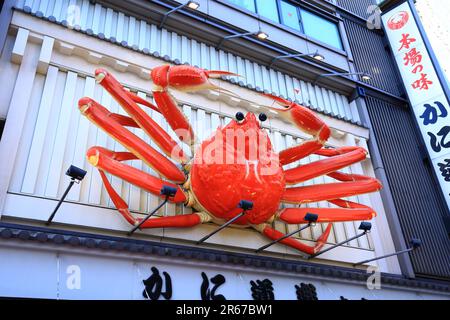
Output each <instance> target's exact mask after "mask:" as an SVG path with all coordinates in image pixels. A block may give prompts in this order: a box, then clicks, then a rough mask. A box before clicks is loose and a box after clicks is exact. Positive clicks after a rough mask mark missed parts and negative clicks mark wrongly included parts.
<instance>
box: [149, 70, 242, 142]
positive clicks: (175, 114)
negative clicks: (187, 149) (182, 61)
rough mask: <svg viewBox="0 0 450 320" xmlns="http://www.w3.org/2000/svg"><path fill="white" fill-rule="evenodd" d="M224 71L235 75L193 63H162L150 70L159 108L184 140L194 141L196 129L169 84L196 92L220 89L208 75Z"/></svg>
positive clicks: (212, 75)
mask: <svg viewBox="0 0 450 320" xmlns="http://www.w3.org/2000/svg"><path fill="white" fill-rule="evenodd" d="M221 75H235V74H234V73H230V72H226V71H207V70H203V69H200V68H196V67H191V66H169V65H165V66H160V67H157V68H154V69H153V70H152V72H151V78H152V80H153V83H154V87H153V97H154V99H155V101H156V104H157V106H158V110H159V111H160V112H161V113H162V114H163V115H164V117H165V118H166V120H167V122H168V123H169V125H170V127H171V128H172V129H173V130H174V131H175V133H176V134H177V135H178V137H179V138H180V140H181V141H183V142H185V143H186V144H188V145H193V144H194V143H195V136H194V131H193V130H192V127H191V125H190V124H189V121H188V119H187V118H186V116H185V115H184V114H183V112H182V111H181V110H180V108H179V107H178V104H177V102H176V100H175V98H174V97H172V96H171V95H170V93H169V92H168V88H173V89H176V90H179V91H185V92H194V91H199V90H206V89H212V90H217V89H219V88H218V87H217V86H216V85H214V84H213V83H211V82H210V81H209V80H208V79H209V78H215V77H218V76H221Z"/></svg>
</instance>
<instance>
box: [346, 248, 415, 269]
mask: <svg viewBox="0 0 450 320" xmlns="http://www.w3.org/2000/svg"><path fill="white" fill-rule="evenodd" d="M414 249H415V248H409V249H406V250H402V251H399V252H394V253H391V254H387V255H384V256H381V257H377V258H373V259H369V260H364V261H361V262H358V263H354V264H353V266H354V267H355V266H359V265H361V264H364V263H367V262H372V261H375V260H380V259H383V258H389V257H392V256H398V255H399V254H404V253H407V252H410V251H413V250H414Z"/></svg>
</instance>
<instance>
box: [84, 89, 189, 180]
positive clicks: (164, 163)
mask: <svg viewBox="0 0 450 320" xmlns="http://www.w3.org/2000/svg"><path fill="white" fill-rule="evenodd" d="M78 106H79V109H80V111H81V113H82V114H83V115H85V116H86V117H87V118H88V119H89V120H90V121H91V122H93V123H94V124H95V125H97V126H98V127H100V128H101V129H103V130H104V131H105V132H106V133H108V134H109V135H110V136H111V137H112V138H114V139H115V140H117V141H119V142H120V143H121V144H122V145H123V146H124V147H125V148H127V149H128V150H130V151H132V152H133V154H134V155H135V156H136V157H137V158H139V159H141V160H142V161H144V162H145V163H146V164H147V165H149V166H150V167H152V168H153V169H154V170H155V171H157V172H158V173H160V174H161V175H163V176H164V177H166V178H167V179H169V180H172V181H174V182H177V183H182V182H184V181H185V179H186V178H185V176H184V173H183V172H182V171H181V170H180V169H179V168H178V167H177V166H176V165H175V164H174V163H172V162H171V161H170V160H169V159H167V158H166V157H165V156H163V155H162V154H160V153H159V152H158V151H156V150H155V149H154V148H152V147H151V146H149V145H148V144H147V143H146V142H145V141H144V140H142V139H141V138H139V137H138V136H136V135H135V134H133V133H132V132H130V131H129V130H127V129H126V128H124V127H123V126H124V125H134V123H135V122H134V119H131V118H128V117H124V116H121V115H117V114H113V113H110V112H109V111H108V110H107V109H106V108H105V107H103V106H102V105H100V104H99V103H97V102H96V101H94V100H92V99H91V98H82V99H80V101H79V102H78Z"/></svg>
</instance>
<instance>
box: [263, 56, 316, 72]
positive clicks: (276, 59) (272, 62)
mask: <svg viewBox="0 0 450 320" xmlns="http://www.w3.org/2000/svg"><path fill="white" fill-rule="evenodd" d="M315 54H317V52H315V53H299V54H286V55H284V56H278V57H275V58H273V59H272V61H270V64H269V68H271V67H272V66H273V65H274V64H275V62H277V61H278V60H280V59H284V58H301V57H307V56H312V55H315Z"/></svg>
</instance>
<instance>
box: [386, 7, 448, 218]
mask: <svg viewBox="0 0 450 320" xmlns="http://www.w3.org/2000/svg"><path fill="white" fill-rule="evenodd" d="M405 3H406V4H407V5H408V6H409V9H410V11H411V14H412V17H410V19H411V18H412V19H414V20H413V21H414V23H415V24H416V26H417V29H418V32H419V35H420V37H421V38H422V39H421V40H422V41H423V44H424V48H425V49H426V52H427V54H428V56H429V58H430V60H431V66H432V67H433V69H434V71H435V73H436V77H437V79H438V80H439V85H440V86H441V88H442V91H443V93H444V96H445V98H446V103H447V105H449V106H450V89H449V85H448V82H447V79H446V77H445V75H444V73H443V71H442V68H441V66H440V64H439V62H438V60H437V57H436V55H435V53H434V51H433V48H432V46H431V43H430V41H429V39H428V37H427V34H426V32H425V29H424V27H423V25H422V22H421V20H420V17H419V15H418V13H417V10H416V8H415V5H414V2H413V0H398V1H388V0H387V1H385V2H383V3H381V4H380V8H381V10H382V14H381V19H382V20H383V16H385V15H388V14H390V13H392V11H394V10H395V9H397V8H398V7H399V6H401V5H403V4H405ZM381 28H382V30H383V32H384V34H385V36H386V39H387V42H388V45H389V48H390V50H391V53H392V54H393V58H394V59H396V58H395V53H396V51H395V50H394V49H393V47H392V43H391V41H390V39H389V37H388V32H387V30H386V27H385V24H384V21H382V23H381ZM395 65H396V68H397V71H398V72H399V75H400V78H401V79H402V81H401V85H402V86H403V89H404V91H405V93H406V95H407V100H408V103H409V109H410V112H411V115H412V116H413V118H414V120H415V121H414V126H415V127H416V129H417V133H419V134H418V137H419V140H420V143H421V144H422V146H423V147H424V149H427V152H424V154H425V158H426V160H427V161H428V163H429V165H430V169H431V170H432V171H433V174H432V176H433V180H434V182H435V184H436V185H437V186H438V187H439V189H440V192H439V195H440V197H441V199H442V201H443V203H444V204H445V208H446V211H447V217H449V218H450V199H449V200H447V194H446V192H444V189H443V187H442V186H441V181H440V180H441V179H440V178H439V175H438V172H437V169H436V168H435V164H434V161H433V159H432V157H431V154H430V152H429V151H428V148H427V143H426V141H425V138H424V135H423V134H422V130H421V128H420V125H419V122H418V121H417V115H416V114H415V112H414V109H413V108H414V106H413V103H412V100H411V97H410V96H409V95H408V90H407V88H406V85H405V80H404V77H403V75H402V71H401V70H400V67H399V65H398V63H397V61H396V63H395ZM444 157H445V155H444ZM435 161H436V159H435Z"/></svg>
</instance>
